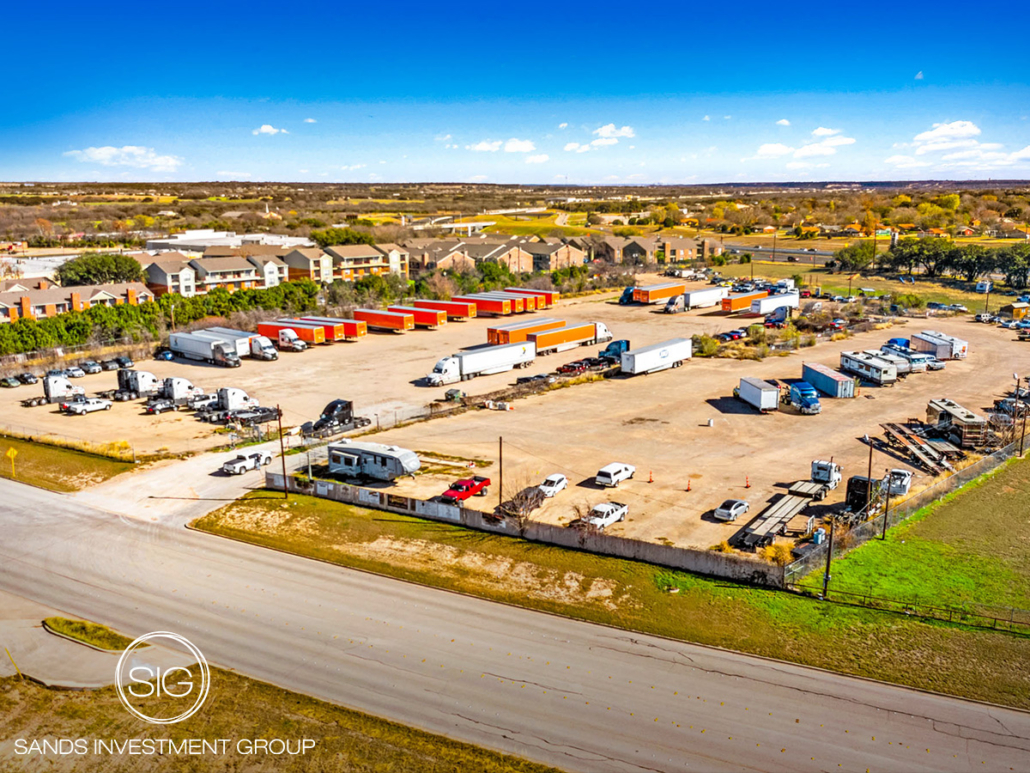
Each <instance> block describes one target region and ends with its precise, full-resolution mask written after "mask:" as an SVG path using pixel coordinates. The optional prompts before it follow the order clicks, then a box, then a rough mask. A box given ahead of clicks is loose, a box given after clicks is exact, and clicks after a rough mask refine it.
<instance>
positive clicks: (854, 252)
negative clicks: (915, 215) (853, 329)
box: [827, 238, 1030, 290]
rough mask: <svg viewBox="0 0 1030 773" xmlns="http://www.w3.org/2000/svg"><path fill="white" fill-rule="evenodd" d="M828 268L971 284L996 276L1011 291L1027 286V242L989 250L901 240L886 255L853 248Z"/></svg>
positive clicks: (866, 244) (868, 246)
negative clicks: (954, 278) (955, 279)
mask: <svg viewBox="0 0 1030 773" xmlns="http://www.w3.org/2000/svg"><path fill="white" fill-rule="evenodd" d="M827 267H828V268H839V269H840V270H841V271H864V270H880V271H893V272H897V273H907V274H913V273H915V271H916V269H919V271H920V272H921V273H922V274H923V275H924V276H926V277H929V278H931V279H933V278H937V277H941V276H945V275H952V276H959V277H962V278H963V279H965V280H966V281H967V282H974V281H976V280H977V279H979V278H980V277H982V276H985V275H986V274H990V273H994V272H999V273H1002V274H1004V275H1005V281H1006V282H1007V283H1008V284H1009V286H1010V287H1012V288H1014V289H1020V290H1021V289H1023V288H1025V287H1027V286H1028V285H1030V242H1025V241H1024V242H1019V243H1016V244H1012V245H1009V246H1005V247H997V248H990V247H985V246H984V245H982V244H955V243H953V242H951V241H950V240H948V239H934V238H923V239H918V238H909V239H900V240H899V241H898V242H897V244H895V245H894V246H893V247H891V248H890V249H889V250H887V251H886V252H882V253H874V251H873V243H872V242H871V241H863V242H859V243H857V244H852V245H850V246H848V247H845V248H844V249H841V250H837V252H835V253H834V254H833V261H832V263H828V264H827Z"/></svg>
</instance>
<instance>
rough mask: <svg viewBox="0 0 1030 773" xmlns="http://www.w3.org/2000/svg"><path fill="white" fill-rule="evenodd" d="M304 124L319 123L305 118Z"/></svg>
mask: <svg viewBox="0 0 1030 773" xmlns="http://www.w3.org/2000/svg"><path fill="white" fill-rule="evenodd" d="M304 123H318V121H316V120H315V119H314V118H305V119H304Z"/></svg>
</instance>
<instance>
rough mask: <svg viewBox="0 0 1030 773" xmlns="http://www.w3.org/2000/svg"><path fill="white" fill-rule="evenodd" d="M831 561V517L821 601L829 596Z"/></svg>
mask: <svg viewBox="0 0 1030 773" xmlns="http://www.w3.org/2000/svg"><path fill="white" fill-rule="evenodd" d="M832 561H833V517H832V516H831V517H830V541H829V543H828V544H827V545H826V573H825V574H824V575H823V599H824V600H825V599H826V597H827V596H829V594H830V563H831V562H832Z"/></svg>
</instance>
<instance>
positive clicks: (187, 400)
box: [146, 376, 217, 413]
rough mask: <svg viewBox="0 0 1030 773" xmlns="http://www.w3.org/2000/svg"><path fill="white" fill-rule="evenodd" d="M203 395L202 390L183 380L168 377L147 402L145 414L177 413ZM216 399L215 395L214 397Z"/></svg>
mask: <svg viewBox="0 0 1030 773" xmlns="http://www.w3.org/2000/svg"><path fill="white" fill-rule="evenodd" d="M203 394H204V390H203V389H201V388H200V387H196V386H193V384H192V383H191V382H190V381H189V380H188V379H184V378H178V377H176V376H169V377H168V378H166V379H165V380H164V381H162V382H161V385H160V387H159V388H158V390H157V393H156V394H155V395H153V396H152V397H151V398H150V399H149V400H148V401H147V407H146V411H147V413H162V412H164V411H177V410H179V409H180V408H182V407H184V406H185V407H189V406H190V405H191V403H192V401H193V400H195V399H196V398H198V397H200V396H201V395H203ZM216 399H217V395H216Z"/></svg>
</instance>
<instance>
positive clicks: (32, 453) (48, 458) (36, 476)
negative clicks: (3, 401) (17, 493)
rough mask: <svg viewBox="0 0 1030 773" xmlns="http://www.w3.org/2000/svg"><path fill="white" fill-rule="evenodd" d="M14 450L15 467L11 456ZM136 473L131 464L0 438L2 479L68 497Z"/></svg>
mask: <svg viewBox="0 0 1030 773" xmlns="http://www.w3.org/2000/svg"><path fill="white" fill-rule="evenodd" d="M11 449H14V451H15V457H14V465H13V469H12V465H11V457H10V456H9V455H8V452H9V451H10V450H11ZM131 469H132V463H131V462H120V461H117V460H115V459H110V458H108V457H106V456H94V455H93V454H87V453H83V452H82V451H73V450H71V449H69V448H59V447H57V446H51V445H46V444H43V443H34V442H32V441H31V440H21V439H20V438H12V437H7V436H6V435H0V478H7V479H8V480H17V481H20V482H22V483H29V484H31V485H33V486H39V487H40V488H45V489H49V490H50V491H58V492H62V493H66V492H69V491H78V490H79V489H83V488H86V487H88V486H93V485H96V484H97V483H102V482H104V481H105V480H107V479H108V478H113V477H114V476H115V475H121V474H122V473H123V472H126V471H127V470H131Z"/></svg>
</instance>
